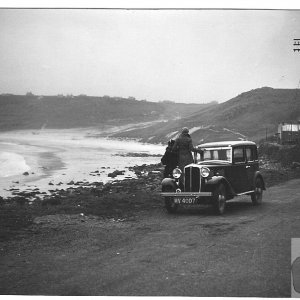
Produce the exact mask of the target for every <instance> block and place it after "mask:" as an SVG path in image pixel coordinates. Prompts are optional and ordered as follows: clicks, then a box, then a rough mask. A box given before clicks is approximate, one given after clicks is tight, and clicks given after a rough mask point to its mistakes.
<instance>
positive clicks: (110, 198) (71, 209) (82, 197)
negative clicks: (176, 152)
mask: <svg viewBox="0 0 300 300" xmlns="http://www.w3.org/2000/svg"><path fill="white" fill-rule="evenodd" d="M265 167H266V166H265ZM163 169H164V166H162V165H161V164H152V165H146V164H144V165H142V166H134V167H130V168H129V170H130V171H133V172H134V173H135V175H136V178H125V179H122V180H118V176H119V175H122V174H123V170H116V171H113V172H112V174H113V176H112V178H114V180H113V181H112V182H109V183H106V184H103V183H102V182H99V181H95V182H85V181H80V182H69V187H67V188H65V189H54V190H51V194H50V195H45V193H41V192H39V190H38V189H35V190H31V191H23V192H21V191H18V190H17V189H16V190H15V191H12V192H13V197H9V198H6V199H4V198H0V208H1V209H0V229H1V230H0V240H3V239H4V240H5V239H7V238H9V237H11V236H13V235H14V234H15V233H17V232H18V231H19V230H20V229H23V228H26V227H27V226H28V225H30V224H33V222H34V220H35V219H36V218H37V217H41V216H46V215H56V214H69V215H73V214H75V215H78V216H80V217H81V218H82V222H84V221H85V217H87V216H93V217H97V218H104V219H106V218H115V219H120V218H121V219H124V218H130V217H134V216H135V215H136V214H137V213H143V211H148V210H153V209H162V208H163V206H164V204H163V199H162V197H161V196H160V195H159V193H160V191H161V180H162V179H163ZM95 172H97V171H95ZM261 172H262V174H263V176H264V179H265V182H266V186H267V187H270V186H272V185H276V184H279V183H281V182H284V181H287V180H290V179H293V178H299V177H300V168H296V169H291V168H289V169H272V168H261ZM95 174H97V173H95Z"/></svg>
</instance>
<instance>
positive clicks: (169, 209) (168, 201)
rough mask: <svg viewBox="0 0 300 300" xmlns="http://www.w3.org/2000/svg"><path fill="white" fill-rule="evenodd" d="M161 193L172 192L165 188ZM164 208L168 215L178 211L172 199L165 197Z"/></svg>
mask: <svg viewBox="0 0 300 300" xmlns="http://www.w3.org/2000/svg"><path fill="white" fill-rule="evenodd" d="M163 192H165V193H167V192H170V193H172V192H174V191H173V189H172V188H171V187H165V188H164V189H163ZM165 208H166V210H167V212H168V213H169V214H174V213H175V212H176V211H177V209H178V204H177V203H174V199H173V197H165Z"/></svg>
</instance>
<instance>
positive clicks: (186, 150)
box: [172, 127, 194, 172]
mask: <svg viewBox="0 0 300 300" xmlns="http://www.w3.org/2000/svg"><path fill="white" fill-rule="evenodd" d="M193 150H194V146H193V141H192V138H191V136H190V135H189V129H188V128H187V127H184V128H182V132H181V134H180V135H179V137H178V138H177V139H176V140H175V143H174V146H173V148H172V151H173V152H177V153H178V167H179V168H180V170H181V171H182V172H183V171H184V167H185V166H186V165H188V164H191V163H192V162H193V161H194V160H193V154H192V151H193Z"/></svg>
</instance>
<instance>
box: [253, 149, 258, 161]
mask: <svg viewBox="0 0 300 300" xmlns="http://www.w3.org/2000/svg"><path fill="white" fill-rule="evenodd" d="M252 150H253V160H258V153H257V148H256V147H253V148H252Z"/></svg>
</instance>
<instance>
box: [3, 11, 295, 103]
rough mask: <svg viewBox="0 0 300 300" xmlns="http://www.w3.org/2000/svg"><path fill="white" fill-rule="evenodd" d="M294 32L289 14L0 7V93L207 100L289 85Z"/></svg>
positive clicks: (292, 72)
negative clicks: (267, 87)
mask: <svg viewBox="0 0 300 300" xmlns="http://www.w3.org/2000/svg"><path fill="white" fill-rule="evenodd" d="M296 38H299V39H300V11H297V10H203V9H202V10H201V9H197V10H191V9H190V10H118V9H112V10H110V9H78V10H74V9H0V70H1V71H0V93H14V94H25V93H27V92H32V93H34V94H36V95H57V94H64V95H66V94H73V95H79V94H86V95H93V96H103V95H109V96H112V97H113V96H116V97H130V96H131V97H135V98H136V99H138V100H147V101H163V100H171V101H175V102H183V103H207V102H210V101H218V102H223V101H227V100H229V99H231V98H233V97H235V96H237V95H239V94H240V93H243V92H246V91H249V90H251V89H256V88H260V87H264V86H269V87H273V88H291V89H294V88H297V87H299V81H300V52H294V51H293V48H297V47H295V46H293V43H294V40H293V39H296ZM298 48H300V46H298Z"/></svg>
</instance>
